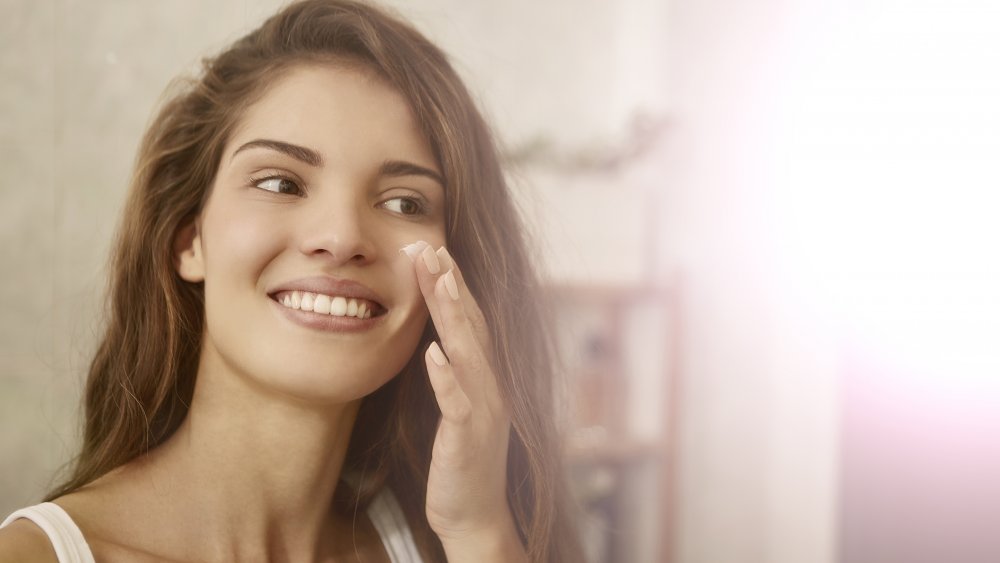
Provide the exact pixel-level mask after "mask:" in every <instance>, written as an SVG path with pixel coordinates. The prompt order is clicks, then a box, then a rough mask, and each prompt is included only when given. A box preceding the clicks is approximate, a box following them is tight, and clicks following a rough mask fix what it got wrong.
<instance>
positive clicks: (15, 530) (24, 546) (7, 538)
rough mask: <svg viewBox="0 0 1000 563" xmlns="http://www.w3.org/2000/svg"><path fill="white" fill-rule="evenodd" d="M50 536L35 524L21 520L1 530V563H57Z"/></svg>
mask: <svg viewBox="0 0 1000 563" xmlns="http://www.w3.org/2000/svg"><path fill="white" fill-rule="evenodd" d="M56 561H58V560H57V559H56V552H55V549H53V547H52V544H51V543H50V542H49V538H48V536H46V535H45V532H43V531H42V529H41V528H39V527H38V526H37V525H35V523H34V522H32V521H31V520H27V519H25V518H20V519H18V520H14V521H13V522H11V523H10V524H9V525H8V526H7V527H6V528H4V529H2V530H0V563H15V562H31V563H50V562H51V563H56Z"/></svg>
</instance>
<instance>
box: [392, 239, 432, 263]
mask: <svg viewBox="0 0 1000 563" xmlns="http://www.w3.org/2000/svg"><path fill="white" fill-rule="evenodd" d="M428 246H430V244H428V243H427V242H426V241H422V240H418V241H417V242H414V243H410V244H408V245H406V246H404V247H403V248H400V249H399V252H401V253H402V254H405V255H406V257H407V258H409V259H410V260H411V261H414V262H415V261H416V260H417V256H419V255H420V253H421V252H423V250H424V248H426V247H428Z"/></svg>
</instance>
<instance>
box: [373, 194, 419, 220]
mask: <svg viewBox="0 0 1000 563" xmlns="http://www.w3.org/2000/svg"><path fill="white" fill-rule="evenodd" d="M382 207H384V208H386V209H388V210H389V211H392V212H393V213H399V214H400V215H409V216H412V215H419V214H420V213H421V212H422V211H423V206H422V205H420V202H419V201H417V200H415V199H413V198H411V197H394V198H392V199H390V200H387V201H386V202H384V203H383V204H382Z"/></svg>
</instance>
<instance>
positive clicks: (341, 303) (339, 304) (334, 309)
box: [330, 297, 347, 317]
mask: <svg viewBox="0 0 1000 563" xmlns="http://www.w3.org/2000/svg"><path fill="white" fill-rule="evenodd" d="M330 314H331V315H333V316H335V317H343V316H344V315H346V314H347V299H346V298H344V297H334V298H333V303H331V304H330Z"/></svg>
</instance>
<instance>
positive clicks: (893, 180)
mask: <svg viewBox="0 0 1000 563" xmlns="http://www.w3.org/2000/svg"><path fill="white" fill-rule="evenodd" d="M280 4H281V2H278V1H270V0H212V1H194V0H186V1H174V2H151V1H139V0H131V1H127V0H92V1H84V0H2V2H0V7H2V14H3V17H2V18H0V71H2V76H3V78H4V79H3V81H2V83H0V232H2V240H3V244H2V245H0V267H2V268H3V276H2V282H0V283H2V291H0V300H2V301H0V310H2V321H0V514H6V513H8V512H10V511H12V510H14V509H15V508H18V507H20V506H24V505H27V504H32V503H35V502H37V501H38V499H39V496H40V495H41V494H42V492H43V491H45V490H46V488H47V487H48V486H49V485H51V484H52V479H53V475H54V472H56V471H57V470H58V469H59V468H60V466H61V465H62V464H63V463H65V462H66V461H68V460H69V458H70V456H71V455H72V454H73V453H74V451H75V448H76V444H77V439H78V436H77V421H78V415H79V412H78V410H77V405H78V397H79V393H80V388H81V386H82V379H83V376H84V373H85V368H86V364H87V361H88V359H89V356H90V354H91V353H92V349H93V347H94V345H95V339H96V336H97V334H98V333H99V331H100V327H101V324H100V317H99V313H100V310H101V302H102V301H101V299H102V290H103V287H104V274H103V267H104V264H105V259H106V255H107V252H108V249H109V241H110V237H111V236H112V233H113V230H114V227H115V224H116V223H117V220H118V213H119V210H120V206H121V204H122V200H123V197H124V190H125V187H126V184H127V180H128V176H129V173H130V166H131V163H132V160H133V158H134V155H135V151H136V148H137V144H138V141H139V138H140V135H141V134H142V131H143V128H144V125H145V124H146V123H147V122H148V120H149V118H150V116H151V112H152V110H153V109H154V107H155V106H156V104H157V102H158V100H159V97H160V95H161V93H162V92H163V90H164V88H165V87H166V86H167V84H168V83H169V81H170V80H171V79H172V78H173V77H175V76H177V75H179V74H182V73H186V72H191V71H193V70H195V69H196V68H197V64H198V61H199V59H200V57H202V56H204V55H207V54H211V53H213V52H215V51H217V50H218V49H220V48H222V47H223V46H225V45H226V44H227V43H229V42H230V41H232V40H234V39H236V38H237V37H239V36H240V35H241V34H242V33H244V32H246V31H247V30H249V29H251V28H252V27H253V26H255V25H257V24H258V23H259V22H260V21H262V19H263V18H264V17H265V16H267V15H269V14H271V13H272V12H274V11H275V10H276V9H277V7H278V6H279V5H280ZM387 5H389V6H392V7H394V8H395V9H397V10H398V11H399V12H400V13H402V14H403V15H404V16H406V17H407V18H409V19H411V20H412V21H413V22H414V23H415V24H416V25H417V26H418V27H419V28H420V29H421V30H423V31H424V32H425V33H426V34H427V35H428V36H430V37H431V39H432V40H434V41H436V42H437V43H438V44H439V45H441V46H442V47H443V48H444V49H445V50H446V51H448V52H449V53H450V54H451V55H452V57H453V60H454V63H455V65H456V66H457V68H458V69H459V70H460V72H461V73H462V75H463V76H464V77H465V78H466V79H467V81H468V84H469V85H470V87H471V88H472V90H473V91H474V92H475V93H476V95H477V96H478V98H479V99H480V100H481V103H482V107H483V109H484V111H485V112H486V113H487V114H488V115H489V117H490V118H491V120H492V122H493V123H494V124H495V127H496V130H497V133H498V135H499V136H500V138H501V139H502V141H503V144H504V147H505V152H506V155H507V158H508V160H509V161H510V177H511V183H512V185H513V186H514V187H515V190H516V193H517V194H518V198H519V201H520V202H521V205H522V207H523V209H524V211H525V216H526V218H527V220H528V223H529V225H530V226H531V229H532V232H533V234H534V235H535V236H536V238H537V239H538V241H539V243H538V244H539V257H540V260H541V262H542V264H543V269H544V272H545V279H546V285H547V288H548V289H549V290H550V294H551V298H552V301H553V303H554V304H555V307H556V311H557V314H558V322H559V329H558V330H559V337H560V342H561V344H562V346H563V349H564V353H565V355H566V360H567V361H566V364H567V374H566V375H567V380H568V382H569V386H568V389H567V391H568V392H567V399H566V400H565V402H564V405H563V411H562V412H563V414H564V419H565V427H566V432H567V436H568V438H569V440H568V442H569V444H568V455H569V456H570V459H571V460H572V474H571V475H570V476H569V478H571V479H572V484H573V489H574V492H575V494H576V495H577V498H578V501H579V504H580V506H581V513H582V516H581V519H580V521H581V524H580V525H581V526H582V527H583V529H584V530H585V534H584V537H585V539H586V543H587V550H588V554H589V556H590V558H591V560H592V561H593V562H604V561H615V562H658V561H664V562H679V563H703V562H704V563H720V562H721V563H727V562H738V563H742V562H748V563H756V562H768V563H770V562H774V563H803V562H810V563H832V562H835V561H838V562H846V563H867V562H872V563H875V562H878V563H886V562H897V561H898V562H903V561H905V562H908V563H914V562H915V563H921V562H944V561H948V562H962V563H978V562H987V561H990V562H995V561H998V560H1000V534H996V533H995V530H994V529H995V525H996V522H998V521H1000V252H998V244H997V243H998V241H1000V220H998V215H1000V195H998V193H1000V192H998V188H1000V184H998V179H1000V166H998V158H997V156H998V154H1000V152H998V149H1000V34H998V33H997V31H996V30H997V29H1000V6H998V5H997V4H996V3H995V2H991V1H988V0H949V1H944V0H908V1H906V2H900V1H890V0H883V1H878V2H876V1H873V0H839V1H832V0H744V1H735V0H728V1H727V0H619V1H616V2H608V1H600V0H577V1H570V0H539V1H528V0H508V1H506V2H461V1H458V0H410V1H403V0H393V1H390V2H387Z"/></svg>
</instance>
